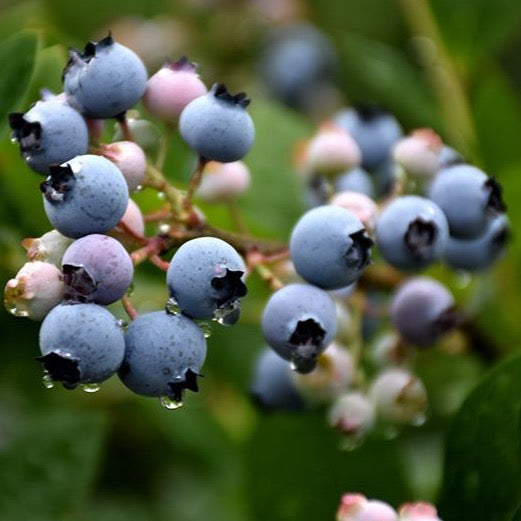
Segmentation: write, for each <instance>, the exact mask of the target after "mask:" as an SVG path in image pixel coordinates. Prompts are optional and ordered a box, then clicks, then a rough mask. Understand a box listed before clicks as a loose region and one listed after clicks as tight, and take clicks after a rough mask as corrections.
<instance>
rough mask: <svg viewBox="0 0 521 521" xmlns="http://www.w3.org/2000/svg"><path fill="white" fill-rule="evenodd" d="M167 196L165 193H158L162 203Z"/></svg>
mask: <svg viewBox="0 0 521 521" xmlns="http://www.w3.org/2000/svg"><path fill="white" fill-rule="evenodd" d="M165 197H166V195H165V192H157V198H158V199H161V200H162V201H163V200H164V199H165Z"/></svg>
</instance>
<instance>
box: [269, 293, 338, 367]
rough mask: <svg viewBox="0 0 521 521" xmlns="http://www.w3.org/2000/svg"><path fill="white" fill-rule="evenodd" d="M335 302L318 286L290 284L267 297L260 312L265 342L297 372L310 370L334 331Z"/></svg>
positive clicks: (331, 338)
mask: <svg viewBox="0 0 521 521" xmlns="http://www.w3.org/2000/svg"><path fill="white" fill-rule="evenodd" d="M336 327H337V324H336V306H335V303H334V301H333V299H332V298H331V297H330V296H329V295H328V294H327V293H326V292H325V291H324V290H321V289H320V288H317V287H315V286H311V285H308V284H289V285H287V286H284V287H283V288H281V289H279V290H278V291H276V292H275V293H274V294H273V295H272V296H271V298H270V299H269V300H268V302H267V304H266V307H265V308H264V312H263V315H262V332H263V334H264V338H265V340H266V342H267V343H268V344H269V345H270V346H271V347H272V348H273V349H274V350H275V351H276V352H277V353H278V354H279V355H280V356H281V357H282V358H284V359H285V360H289V361H290V362H291V363H292V364H293V367H294V369H295V370H296V371H297V372H300V373H309V372H310V371H312V370H313V369H314V368H315V366H316V364H317V358H318V355H320V354H321V353H322V352H323V351H324V350H325V349H326V348H327V346H328V345H329V344H330V343H331V342H332V340H333V339H334V337H335V335H336Z"/></svg>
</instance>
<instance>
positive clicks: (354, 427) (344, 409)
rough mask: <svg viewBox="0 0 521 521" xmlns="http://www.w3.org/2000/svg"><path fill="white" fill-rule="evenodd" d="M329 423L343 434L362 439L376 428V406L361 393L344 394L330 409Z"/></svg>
mask: <svg viewBox="0 0 521 521" xmlns="http://www.w3.org/2000/svg"><path fill="white" fill-rule="evenodd" d="M328 421H329V424H330V425H331V426H332V427H334V428H336V429H338V430H339V431H340V432H342V433H343V434H345V435H347V436H350V437H352V438H353V439H361V438H363V436H365V434H367V433H368V432H369V431H370V430H371V429H372V428H373V426H374V422H375V408H374V404H373V402H372V401H371V400H370V399H369V397H367V396H366V395H364V394H362V393H360V392H350V393H347V394H344V395H342V396H340V398H338V399H337V400H336V402H334V403H333V405H332V406H331V408H330V409H329V413H328Z"/></svg>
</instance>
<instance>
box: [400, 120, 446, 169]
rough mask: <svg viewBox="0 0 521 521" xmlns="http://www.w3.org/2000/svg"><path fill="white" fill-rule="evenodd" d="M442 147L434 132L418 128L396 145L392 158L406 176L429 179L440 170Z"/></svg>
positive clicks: (438, 137)
mask: <svg viewBox="0 0 521 521" xmlns="http://www.w3.org/2000/svg"><path fill="white" fill-rule="evenodd" d="M442 146H443V143H442V141H441V138H440V136H438V134H436V132H434V130H432V129H430V128H420V129H416V130H414V131H413V132H412V133H411V134H410V135H409V136H407V137H404V138H402V139H400V141H398V142H397V143H396V145H395V146H394V149H393V158H394V160H395V161H396V162H397V163H398V164H399V165H401V167H402V168H403V169H404V170H405V172H406V173H407V174H408V175H410V176H412V177H417V178H424V179H425V178H427V179H429V178H431V177H433V176H434V175H436V173H437V172H438V170H439V169H440V160H439V154H440V151H441V148H442Z"/></svg>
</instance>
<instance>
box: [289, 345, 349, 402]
mask: <svg viewBox="0 0 521 521" xmlns="http://www.w3.org/2000/svg"><path fill="white" fill-rule="evenodd" d="M354 375H355V366H354V362H353V357H352V356H351V353H349V351H347V349H345V348H344V347H342V346H341V345H339V344H337V343H336V342H333V343H332V344H330V345H329V347H328V348H327V349H326V350H325V351H324V352H323V353H322V354H321V355H320V356H319V357H318V363H317V366H316V368H315V369H314V370H313V371H311V372H310V373H307V374H300V373H297V372H296V371H293V372H292V375H291V376H292V378H293V379H294V382H295V385H296V387H297V388H298V389H299V391H301V392H302V394H303V395H305V396H306V397H307V398H309V400H310V401H312V402H316V403H319V402H320V403H323V402H329V401H331V400H334V399H336V398H337V397H338V396H339V395H340V394H341V393H343V392H345V391H346V390H347V388H348V387H349V385H351V383H352V382H353V379H354Z"/></svg>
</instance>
